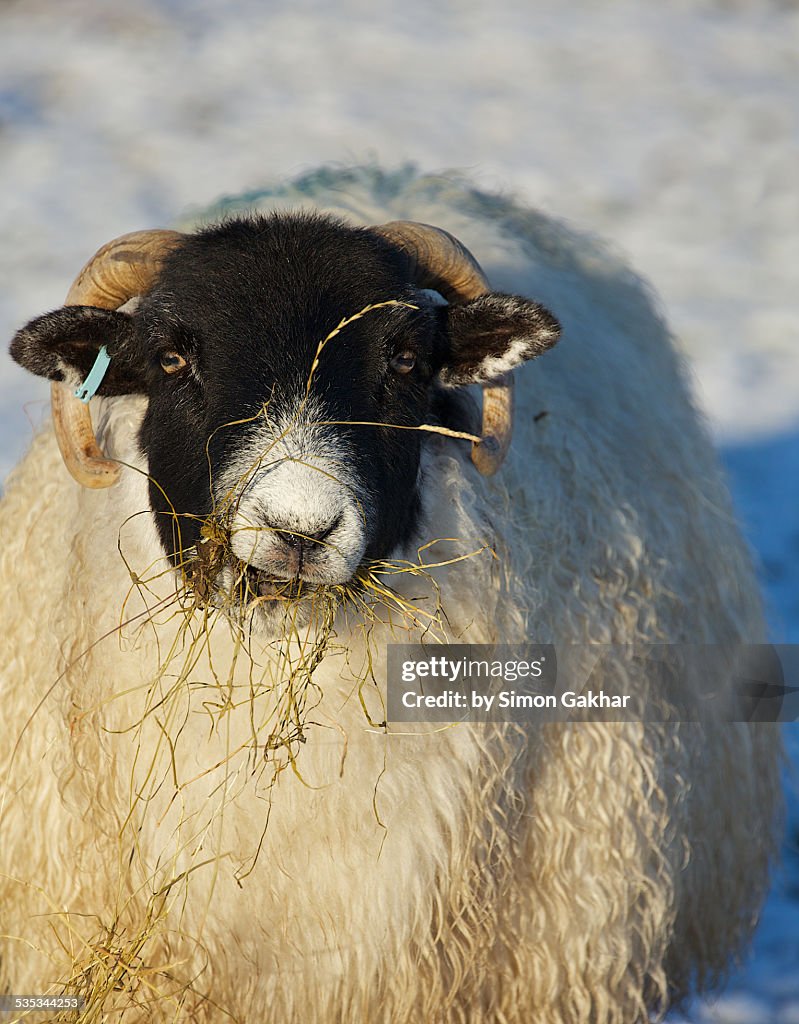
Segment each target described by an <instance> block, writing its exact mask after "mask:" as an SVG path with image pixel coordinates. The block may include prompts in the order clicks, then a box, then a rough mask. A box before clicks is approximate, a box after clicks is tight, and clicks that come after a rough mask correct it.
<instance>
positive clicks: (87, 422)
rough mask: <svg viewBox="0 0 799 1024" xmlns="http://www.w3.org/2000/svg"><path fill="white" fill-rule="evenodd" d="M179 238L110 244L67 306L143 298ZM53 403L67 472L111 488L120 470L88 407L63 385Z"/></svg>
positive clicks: (53, 392)
mask: <svg viewBox="0 0 799 1024" xmlns="http://www.w3.org/2000/svg"><path fill="white" fill-rule="evenodd" d="M181 237H182V236H181V235H180V234H179V233H178V232H177V231H134V232H131V234H129V235H122V236H121V237H119V238H115V239H114V241H112V242H108V244H107V245H104V246H103V247H102V248H101V249H98V251H97V252H96V253H95V254H94V256H92V258H91V259H90V260H89V262H88V263H87V264H86V266H85V267H84V268H83V270H81V272H80V273H79V274H78V276H77V277H76V278H75V281H74V283H73V285H72V287H71V288H70V289H69V293H68V295H67V299H66V305H67V306H99V307H101V308H103V309H116V308H117V307H118V306H121V305H123V304H124V303H125V302H127V301H128V299H131V298H133V296H134V295H142V294H143V293H144V292H146V291H147V290H148V289H149V288H150V286H151V285H152V283H153V281H154V279H155V277H156V275H157V273H158V271H159V269H160V267H161V263H162V262H163V259H164V257H165V256H166V255H167V253H168V252H169V251H170V250H171V249H173V248H174V246H175V245H176V244H177V242H178V241H179V240H180V238H181ZM50 399H51V404H52V409H53V426H54V428H55V435H56V438H57V440H58V447H59V448H60V449H61V457H62V458H63V460H64V464H65V465H66V467H67V469H68V470H69V472H70V473H71V474H72V476H73V477H74V478H75V479H76V480H77V481H78V483H79V484H82V485H83V486H84V487H92V488H100V487H111V486H113V484H115V483H116V482H117V481H118V479H119V473H120V466H119V463H117V462H113V461H111V460H110V459H107V458H106V457H105V455H104V454H103V452H102V451H101V450H100V447H99V445H98V444H97V439H96V438H95V436H94V427H93V426H92V418H91V414H90V412H89V407H88V405H85V404H84V403H83V402H81V401H80V400H79V399H77V398H75V396H74V394H73V393H72V389H71V388H70V387H68V386H67V385H65V384H55V383H54V384H52V385H51V388H50Z"/></svg>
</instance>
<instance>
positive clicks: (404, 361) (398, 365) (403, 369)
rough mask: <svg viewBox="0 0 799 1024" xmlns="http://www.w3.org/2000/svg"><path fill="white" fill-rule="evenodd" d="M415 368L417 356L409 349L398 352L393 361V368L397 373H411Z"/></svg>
mask: <svg viewBox="0 0 799 1024" xmlns="http://www.w3.org/2000/svg"><path fill="white" fill-rule="evenodd" d="M414 366H416V354H415V353H414V352H411V351H409V350H408V349H405V350H404V351H403V352H398V353H397V354H396V355H395V356H394V358H393V359H392V360H391V368H392V370H396V371H397V373H410V372H411V370H412V369H413V368H414Z"/></svg>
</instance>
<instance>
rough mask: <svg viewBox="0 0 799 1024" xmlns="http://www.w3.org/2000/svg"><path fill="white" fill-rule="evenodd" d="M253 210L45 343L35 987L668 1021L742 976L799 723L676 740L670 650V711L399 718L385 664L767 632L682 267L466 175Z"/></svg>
mask: <svg viewBox="0 0 799 1024" xmlns="http://www.w3.org/2000/svg"><path fill="white" fill-rule="evenodd" d="M245 207H246V209H245ZM259 211H260V212H259ZM217 212H219V211H217ZM222 212H223V213H224V216H223V217H222V218H221V220H220V221H219V223H216V224H215V225H211V226H209V227H205V228H203V229H202V230H201V231H199V233H196V234H189V235H178V234H175V233H172V232H161V233H155V234H153V233H146V234H145V235H134V236H129V237H128V238H126V239H124V240H122V241H121V242H117V243H112V244H111V246H110V247H109V248H107V249H106V252H105V255H106V256H109V254H110V263H109V260H108V259H106V260H105V263H104V270H103V273H104V274H105V276H104V277H103V276H101V275H99V273H98V272H97V269H96V268H97V262H96V261H95V262H94V263H91V264H89V265H88V267H87V268H85V269H84V271H83V272H82V274H81V275H79V277H78V279H77V280H76V283H75V285H74V286H73V289H72V290H71V291H70V295H69V297H68V305H67V306H66V307H64V308H63V309H62V310H58V311H56V312H54V313H51V314H47V315H46V316H44V317H39V318H37V319H36V320H34V321H32V322H31V324H29V325H28V326H27V327H25V328H23V329H22V330H21V331H20V332H19V333H18V334H17V336H16V338H15V340H14V343H13V345H12V353H13V354H14V356H15V358H17V359H18V360H19V361H20V362H21V363H22V364H23V365H25V366H27V367H28V369H30V370H31V371H32V372H34V373H38V374H40V375H43V376H47V377H49V378H50V379H51V380H52V381H53V382H54V383H53V389H52V390H53V409H54V423H55V429H51V428H47V429H45V430H44V431H43V432H41V433H40V434H39V435H38V436H37V437H36V438H35V440H34V442H33V445H32V448H31V451H30V453H29V454H28V455H27V457H26V458H25V459H24V461H23V462H22V463H21V464H20V465H19V466H18V467H17V469H16V470H15V471H14V473H13V474H12V476H11V477H10V479H9V481H8V486H7V492H6V495H5V497H4V499H3V505H2V512H0V517H1V518H2V521H3V524H4V528H3V535H4V541H3V545H2V551H0V560H1V561H0V578H1V579H2V588H0V617H2V621H3V622H4V630H3V635H2V639H1V640H0V643H1V644H2V648H1V649H2V657H1V658H0V664H1V665H2V673H3V675H2V679H3V683H2V686H3V690H2V693H3V733H4V737H5V740H4V743H3V746H2V750H0V757H1V758H2V759H1V760H0V801H1V802H0V830H1V831H0V836H2V843H1V844H0V910H1V919H2V922H3V928H2V932H3V934H2V936H1V937H0V991H3V990H7V991H13V992H25V991H31V992H34V991H70V992H79V993H81V994H83V995H84V996H85V997H86V998H87V1000H88V1008H89V1015H88V1016H87V1019H90V1020H100V1019H115V1017H114V1016H113V1015H112V1014H113V1011H115V1010H116V1011H121V1010H123V1009H124V1010H125V1015H124V1016H123V1017H122V1018H120V1019H124V1020H126V1021H127V1020H131V1021H136V1020H141V1021H145V1020H147V1021H150V1020H155V1021H157V1020H164V1021H166V1020H170V1021H172V1020H186V1021H222V1020H237V1021H261V1020H269V1021H274V1022H280V1024H284V1022H285V1024H288V1022H294V1021H319V1022H322V1021H331V1022H332V1021H360V1020H364V1021H386V1022H392V1024H399V1022H409V1024H410V1022H421V1021H425V1022H433V1021H435V1022H442V1024H443V1022H464V1024H465V1022H478V1021H479V1022H489V1021H496V1022H500V1021H502V1022H506V1024H510V1022H515V1021H529V1020H535V1021H537V1022H539V1024H548V1022H552V1024H576V1022H588V1021H592V1022H597V1024H598V1022H603V1024H615V1022H618V1024H621V1022H623V1024H631V1022H634V1021H646V1020H649V1019H650V1014H652V1013H655V1014H660V1013H663V1012H665V1010H666V1009H667V1008H668V1007H669V1006H670V1005H674V1004H675V1003H677V1002H679V1000H680V999H681V998H683V997H684V996H686V995H687V994H689V993H690V992H692V991H701V990H703V989H705V988H707V987H708V986H712V985H714V984H716V983H718V981H719V980H720V979H721V978H722V977H723V975H724V972H725V971H726V969H727V968H728V966H729V963H730V958H731V957H732V956H734V955H736V954H738V953H740V952H741V951H742V950H743V949H744V948H745V945H746V942H747V940H748V938H749V936H750V934H751V931H752V928H753V926H754V923H755V921H756V918H757V914H758V910H759V907H760V905H761V902H762V899H763V895H764V892H765V889H766V886H767V879H768V870H769V865H770V862H771V859H772V857H773V854H774V851H775V848H776V840H777V832H778V822H779V810H780V803H779V784H778V760H779V739H778V735H777V733H776V732H775V727H773V726H770V725H768V724H767V723H758V724H757V725H754V724H750V723H746V722H733V723H730V722H723V721H720V720H718V719H715V718H713V717H708V718H706V719H705V720H703V721H701V722H681V723H675V722H663V721H657V720H651V718H650V717H649V716H647V715H646V709H647V708H648V707H650V706H651V705H652V704H653V703H654V702H655V701H656V700H658V699H659V696H660V695H658V694H657V693H655V692H654V691H653V689H652V687H651V686H650V680H649V678H648V677H647V674H646V671H645V669H642V668H641V666H640V663H639V662H634V661H629V662H625V663H622V664H617V665H615V666H614V667H613V670H612V671H613V672H614V673H616V676H617V677H618V678H623V679H624V680H626V685H627V687H628V689H629V692H632V693H633V694H634V695H635V699H636V702H637V705H638V708H639V710H640V712H641V713H640V715H639V716H638V718H637V720H633V721H625V722H611V723H607V722H595V721H594V722H592V721H583V722H580V721H574V720H570V721H568V722H562V723H554V724H543V725H538V726H536V725H535V724H533V725H529V726H525V727H521V726H520V725H519V724H517V723H513V722H495V723H461V724H459V725H457V726H454V727H449V728H437V727H425V726H423V725H419V726H411V725H403V726H402V727H397V726H393V725H392V724H391V723H388V724H386V722H385V701H386V682H385V651H386V647H387V645H388V644H389V643H394V642H409V641H414V642H416V641H419V640H427V641H428V642H439V641H455V640H457V641H458V642H468V643H495V642H506V643H517V642H521V641H527V640H534V641H536V642H539V643H564V644H568V643H572V642H582V643H589V644H618V645H628V644H630V645H631V644H635V645H639V646H640V645H644V646H645V647H650V646H651V645H656V644H663V643H669V644H681V643H698V644H714V645H734V644H738V643H756V642H759V641H761V640H762V639H763V636H764V624H763V618H762V611H761V605H760V598H759V595H758V589H757V586H756V582H755V579H754V575H753V570H752V566H751V564H750V558H749V555H748V552H747V550H746V548H745V545H744V544H743V542H742V540H741V537H740V535H739V532H738V529H737V526H736V524H735V521H734V518H733V515H732V512H731V507H730V501H729V497H728V495H727V492H726V489H725V486H724V483H723V481H722V479H721V476H720V472H719V469H718V466H717V463H716V459H715V456H714V454H713V452H712V449H711V446H710V444H709V442H708V439H707V437H706V434H705V430H704V428H703V426H702V424H701V421H700V419H699V417H698V415H697V413H696V411H695V410H694V408H693V406H692V402H691V399H690V397H689V389H688V386H687V382H686V373H685V370H684V367H683V366H682V363H681V360H680V357H679V356H678V354H677V352H676V350H675V346H674V344H673V342H672V340H671V338H670V335H669V332H668V329H667V327H666V325H665V323H664V322H663V320H662V318H661V317H660V315H659V313H658V312H657V309H656V306H655V303H654V300H653V298H652V296H651V294H650V293H649V291H648V289H647V286H646V285H644V284H643V283H642V282H641V281H640V280H639V279H638V278H637V277H636V276H635V275H634V274H633V273H632V272H631V271H630V270H629V269H628V268H627V267H626V266H625V265H624V264H623V263H622V262H621V261H620V260H619V258H618V257H616V256H615V255H614V254H613V253H612V252H610V251H609V250H608V249H606V248H605V247H603V246H602V244H600V243H599V242H598V241H596V240H594V239H593V238H589V237H587V236H585V235H582V234H579V233H577V232H576V231H573V230H572V229H570V228H567V227H566V226H564V225H563V224H561V223H558V222H556V221H554V220H552V219H550V218H549V217H546V216H544V215H542V214H540V213H536V212H534V211H531V210H529V209H527V208H525V207H523V206H522V205H520V204H518V203H516V202H515V201H513V200H511V199H508V198H504V197H500V196H496V195H489V194H486V193H483V192H480V191H478V190H477V189H475V188H473V187H471V186H470V185H469V184H468V183H466V182H463V181H460V180H457V179H454V178H448V179H440V178H435V177H425V176H420V175H417V174H415V173H413V172H410V171H403V172H398V173H395V174H387V173H386V174H384V173H382V172H379V171H377V170H375V169H367V170H363V169H361V170H352V171H347V170H341V171H335V172H333V171H327V170H324V171H320V172H317V173H314V174H311V175H308V176H306V177H305V178H304V179H302V180H300V181H298V182H296V183H293V184H290V185H286V186H282V187H278V188H275V189H273V190H271V191H268V192H266V193H263V194H261V195H260V196H250V197H247V199H246V200H242V201H236V200H233V201H228V202H227V204H226V207H225V209H224V211H222ZM331 216H332V217H334V218H338V219H333V220H331V219H329V218H330V217H331ZM409 218H410V219H411V222H410V223H409V220H408V219H409ZM420 224H421V225H422V226H421V227H420ZM425 224H433V225H437V226H439V227H440V228H442V229H446V232H448V233H449V232H451V234H443V233H442V232H441V231H440V230H438V229H430V228H426V227H424V225H425ZM359 225H360V226H368V225H378V226H379V227H377V228H376V229H374V228H373V229H369V230H363V227H357V226H359ZM381 226H382V227H381ZM101 252H102V250H101ZM471 253H474V254H475V257H476V258H477V259H478V260H479V265H478V264H477V263H476V262H475V260H474V259H473V257H472V256H471ZM431 268H432V269H431ZM481 268H482V270H481ZM131 275H132V278H131ZM484 275H485V276H484ZM123 279H124V282H125V283H124V285H123V284H120V282H122V281H123ZM131 280H132V281H133V283H131ZM487 281H490V282H491V285H490V288H494V289H498V291H496V292H494V291H490V290H489V286H488V284H487ZM525 296H528V297H529V298H525ZM71 306H77V307H78V308H77V309H75V308H70V307H71ZM106 307H108V308H106ZM114 307H119V308H118V309H116V308H114ZM550 310H551V311H552V312H549V311H550ZM553 314H554V315H553ZM556 318H557V319H556ZM560 332H562V338H561V340H560V342H559V343H558V344H557V346H556V347H554V348H553V347H552V346H553V345H554V343H555V341H556V340H557V338H558V334H559V333H560ZM103 344H105V345H107V347H108V350H109V351H110V352H111V363H110V367H109V370H108V373H107V375H106V377H105V379H104V381H103V383H102V384H101V385H100V389H99V394H98V396H97V397H96V398H93V399H92V400H91V407H92V414H93V419H94V426H93V427H92V425H91V423H90V422H87V412H86V407H85V406H83V405H81V404H80V403H78V402H77V400H76V399H74V398H73V397H72V396H71V394H70V390H71V389H72V388H74V387H75V386H76V385H77V384H79V383H80V382H81V381H82V380H83V378H84V377H85V376H86V374H87V371H88V370H89V369H90V367H91V365H92V363H93V361H94V359H95V356H96V355H97V353H98V351H99V349H100V346H101V345H103ZM550 349H551V351H549V350H550ZM533 357H540V358H536V359H535V361H534V362H533V363H531V365H530V366H522V365H521V364H523V363H525V362H526V361H527V360H529V359H532V358H533ZM516 365H518V366H519V367H520V368H519V369H518V370H516V372H515V373H513V374H512V377H511V372H512V370H513V367H514V366H516ZM512 378H514V379H515V403H516V407H517V411H516V415H515V428H514V436H513V443H512V445H510V447H509V448H508V443H509V435H508V418H509V405H510V401H511V395H512V391H511V383H512ZM470 384H479V385H482V386H483V389H484V396H483V398H484V408H483V420H482V424H481V423H480V422H479V418H478V419H477V420H476V419H475V408H474V397H470V396H469V387H468V386H469V385H470ZM376 395H379V400H378V398H375V396H376ZM374 423H388V424H390V426H375V425H370V424H374ZM356 424H358V425H356ZM421 424H424V425H429V426H425V428H424V429H415V428H417V427H419V425H421ZM56 434H58V439H57V437H56ZM95 434H96V439H95ZM470 437H471V438H473V440H472V450H471V451H470V450H469V438H470ZM59 443H60V444H61V446H62V448H63V450H64V458H65V461H66V462H67V465H68V466H69V468H70V469H71V472H72V473H73V475H74V476H75V477H76V479H78V480H79V481H80V482H81V483H83V484H84V485H85V486H83V487H76V486H75V483H74V481H73V480H71V479H70V478H69V476H68V475H67V474H66V473H65V472H64V471H63V467H62V465H61V462H62V456H61V454H60V452H59V447H58V445H59ZM505 456H507V457H505ZM503 458H504V464H503V465H502V468H501V470H500V471H499V472H497V470H498V469H499V465H500V463H501V462H502V461H503ZM356 579H357V580H360V589H359V588H357V587H353V586H352V582H353V580H356ZM303 587H305V590H303ZM729 678H731V670H730V671H729V672H728V673H727V674H726V675H725V676H724V678H723V679H721V680H718V681H717V682H718V684H719V685H721V686H723V687H729V685H730V684H729ZM684 683H685V688H684V693H683V697H684V699H685V700H687V701H688V702H689V703H690V702H691V701H692V700H693V701H694V702H696V700H697V698H696V696H695V691H694V686H695V685H696V684H697V680H696V679H693V678H686V679H685V681H684ZM653 717H654V716H653ZM103 1014H106V1015H107V1016H106V1017H103Z"/></svg>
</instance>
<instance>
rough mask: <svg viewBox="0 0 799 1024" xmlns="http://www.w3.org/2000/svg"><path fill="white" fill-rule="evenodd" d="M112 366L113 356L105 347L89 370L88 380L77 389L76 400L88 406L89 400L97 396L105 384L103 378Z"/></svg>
mask: <svg viewBox="0 0 799 1024" xmlns="http://www.w3.org/2000/svg"><path fill="white" fill-rule="evenodd" d="M110 364H111V356H110V355H109V354H108V349H106V347H105V345H103V346H102V348H101V349H100V351H99V352H98V353H97V358H96V359H95V360H94V366H93V367H92V368H91V370H89V373H88V376H87V377H86V380H85V381H84V382H83V383H82V384H81V386H80V387H79V388H75V398H79V399H80V400H81V402H85V403H86V404H87V405H88V403H89V399H90V398H93V397H94V396H95V395H96V394H97V389H98V388H99V387H100V385H101V384H102V383H103V377H105V373H106V370H107V369H108V367H109V365H110Z"/></svg>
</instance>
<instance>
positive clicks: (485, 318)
mask: <svg viewBox="0 0 799 1024" xmlns="http://www.w3.org/2000/svg"><path fill="white" fill-rule="evenodd" d="M439 315H440V316H442V317H443V319H444V322H445V331H446V335H447V339H448V349H449V351H448V353H447V355H446V357H445V359H444V365H443V366H442V368H441V371H440V375H439V378H440V380H441V383H442V384H445V385H447V386H448V387H458V386H459V385H461V384H486V383H488V382H489V381H492V380H496V378H497V377H500V376H501V375H502V374H503V373H507V372H508V370H512V369H513V368H514V366H518V365H519V364H520V363H523V362H526V360H528V359H534V358H535V357H536V356H540V355H541V353H542V352H546V350H547V349H548V348H551V347H552V346H553V345H554V344H555V342H556V341H557V340H558V338H559V337H560V324H559V323H558V321H557V320H556V319H555V317H554V316H553V315H552V314H551V313H550V312H549V310H547V309H545V308H544V307H543V306H541V305H539V304H538V303H537V302H532V301H530V299H525V298H522V297H521V296H519V295H500V294H499V293H498V292H492V293H490V294H488V295H481V296H480V298H478V299H473V300H472V301H471V302H466V303H464V304H463V305H453V306H447V307H444V308H442V309H441V310H440V312H439Z"/></svg>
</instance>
